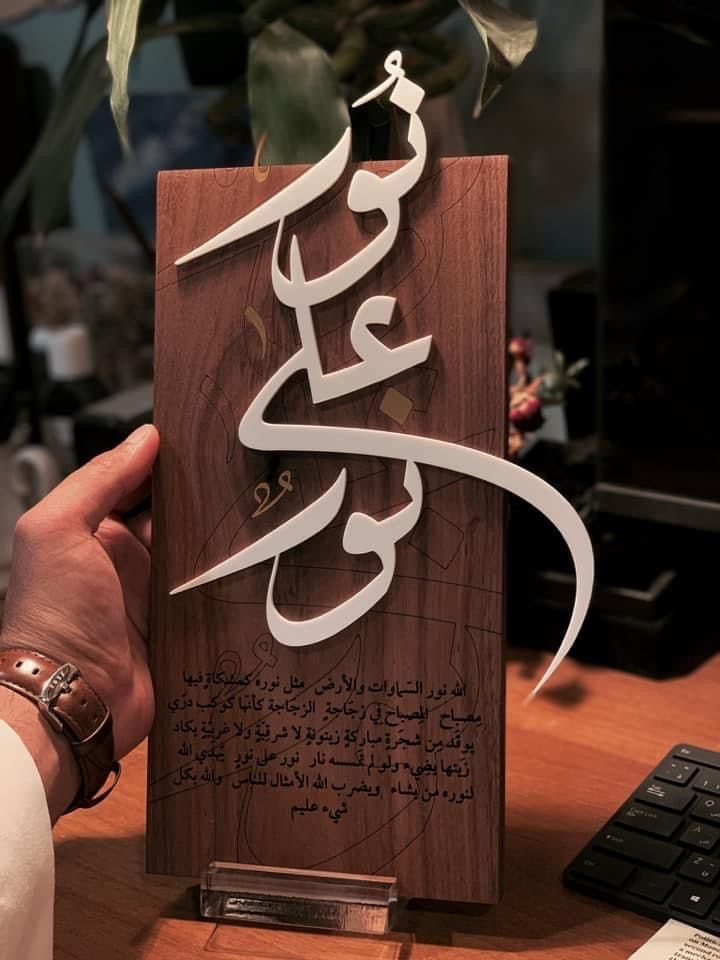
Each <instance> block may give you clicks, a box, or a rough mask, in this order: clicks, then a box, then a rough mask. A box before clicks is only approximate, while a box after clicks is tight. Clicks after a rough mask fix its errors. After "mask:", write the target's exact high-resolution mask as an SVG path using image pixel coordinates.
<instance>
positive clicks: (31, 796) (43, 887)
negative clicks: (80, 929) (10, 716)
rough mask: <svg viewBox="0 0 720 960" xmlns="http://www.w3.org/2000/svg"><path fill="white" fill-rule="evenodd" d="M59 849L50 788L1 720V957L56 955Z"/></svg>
mask: <svg viewBox="0 0 720 960" xmlns="http://www.w3.org/2000/svg"><path fill="white" fill-rule="evenodd" d="M54 896H55V855H54V851H53V842H52V824H51V823H50V814H49V813H48V807H47V800H46V798H45V789H44V787H43V784H42V780H41V779H40V774H39V773H38V771H37V767H36V766H35V762H34V760H33V759H32V757H31V756H30V754H29V753H28V751H27V749H26V748H25V745H24V744H23V742H22V740H21V739H20V737H19V736H18V735H17V734H16V733H15V731H14V730H13V729H12V728H11V727H9V726H8V725H7V724H6V723H5V722H4V721H3V720H0V960H18V958H20V957H22V958H23V960H52V949H53V899H54Z"/></svg>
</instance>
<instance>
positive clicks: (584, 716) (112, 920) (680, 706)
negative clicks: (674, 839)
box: [56, 654, 720, 960]
mask: <svg viewBox="0 0 720 960" xmlns="http://www.w3.org/2000/svg"><path fill="white" fill-rule="evenodd" d="M546 662H547V657H545V656H542V657H540V656H536V655H534V654H529V655H528V656H527V657H526V658H524V659H520V660H514V661H511V662H510V663H509V664H508V684H507V707H508V728H507V807H506V809H507V814H506V851H505V854H506V855H505V891H506V892H505V896H504V898H503V901H502V903H501V904H500V905H499V906H497V907H487V908H482V909H481V912H479V914H476V915H468V914H466V913H457V912H455V913H438V912H430V911H425V910H421V909H411V910H407V911H405V913H404V915H403V917H402V924H403V931H404V932H401V933H398V934H394V935H393V936H391V937H388V938H382V939H380V938H378V939H369V938H364V937H356V936H351V935H347V936H344V937H338V936H333V935H329V934H328V935H326V934H309V933H294V932H288V931H280V930H272V929H271V928H259V927H256V928H255V927H240V926H233V925H223V926H216V925H215V924H212V923H208V922H202V921H199V920H196V919H194V917H195V916H196V914H195V906H194V903H193V899H192V897H191V895H190V893H189V891H188V886H189V884H190V883H191V882H192V881H191V880H188V881H185V882H183V881H181V880H174V879H173V880H171V879H167V878H158V877H150V876H147V875H145V873H144V872H143V860H144V850H143V843H144V839H143V835H144V827H145V748H144V747H142V748H139V749H138V750H136V751H135V752H134V753H133V754H132V755H131V756H130V757H129V758H128V759H127V761H126V763H125V765H124V772H123V777H122V780H121V782H120V784H119V786H118V788H117V790H115V792H114V794H113V795H112V797H110V799H109V800H107V801H105V802H104V803H103V804H101V805H100V806H99V807H98V808H96V809H95V810H93V811H84V812H77V813H74V814H72V815H71V816H69V817H67V818H65V819H64V820H63V821H61V823H60V824H59V826H58V827H57V829H56V841H57V902H56V960H71V958H72V960H87V958H89V957H102V958H103V960H191V958H199V957H203V958H204V957H207V958H208V960H212V958H215V957H217V958H218V960H220V958H222V957H231V956H232V957H236V958H248V960H249V958H253V960H272V958H283V960H306V958H307V960H310V958H312V960H336V958H338V957H340V956H343V957H344V960H356V958H357V960H360V958H363V960H431V958H432V960H441V958H442V960H470V958H471V957H472V958H475V957H477V952H478V951H479V950H482V951H484V952H483V957H484V958H487V960H492V958H500V957H503V958H507V957H508V956H513V955H520V954H522V956H523V957H524V958H526V960H532V958H539V957H543V958H550V957H552V958H553V960H575V958H577V960H589V958H597V960H621V958H623V960H624V958H626V957H628V956H629V955H630V954H631V953H632V952H633V950H635V949H637V947H639V946H640V944H641V943H643V942H644V941H645V940H646V939H647V938H648V937H649V936H650V935H651V934H652V933H653V931H654V930H656V929H657V927H658V924H656V923H654V922H652V921H650V920H646V919H644V918H642V917H637V916H635V915H634V914H631V913H626V912H624V911H621V910H617V909H615V908H613V907H610V906H607V905H605V904H602V903H600V902H597V901H594V900H591V899H589V898H586V897H582V896H580V895H579V894H574V893H571V892H569V891H567V890H565V889H564V888H563V887H562V885H561V882H560V875H561V872H562V869H563V867H564V866H565V865H566V864H567V863H568V861H569V860H570V859H571V858H572V856H573V855H574V854H575V853H577V851H578V850H579V849H580V847H581V846H582V844H583V843H584V841H585V840H586V839H587V838H588V837H589V836H590V835H591V834H592V833H593V832H594V831H595V830H597V829H598V828H599V827H600V825H601V824H602V822H603V820H604V819H605V818H606V817H607V816H608V815H609V814H610V813H612V811H613V809H614V808H615V807H617V806H618V805H619V804H620V803H621V802H622V800H623V799H624V798H625V796H626V795H627V794H628V793H629V792H630V791H631V790H632V788H633V787H634V786H635V785H636V784H637V783H639V781H640V780H641V779H642V777H643V776H644V775H645V774H646V773H647V771H648V769H649V768H650V767H651V766H653V765H654V764H655V763H656V762H657V761H658V760H659V759H660V758H661V757H662V755H663V753H665V752H666V751H667V750H668V748H669V747H671V746H672V745H673V744H674V743H677V742H679V741H688V742H690V743H697V744H698V745H699V746H707V747H711V748H715V749H720V723H719V722H718V721H719V719H720V717H719V715H718V706H717V704H718V694H719V691H720V654H718V655H717V656H715V657H714V658H713V659H712V660H710V661H708V662H707V663H705V664H704V665H703V666H702V667H700V668H699V669H698V670H696V671H695V672H694V673H692V674H690V675H688V676H686V677H682V678H680V679H677V680H669V681H662V682H657V681H650V680H645V679H642V678H640V677H634V676H630V675H629V674H623V673H617V672H615V671H612V670H604V669H599V668H592V667H585V666H580V665H578V664H576V663H574V662H572V661H570V662H566V663H565V664H564V666H563V667H562V669H561V670H560V673H559V676H557V677H556V678H555V679H554V681H553V682H552V683H551V684H550V686H549V687H548V689H547V691H546V692H545V693H543V694H542V695H541V696H539V697H538V698H537V699H536V700H535V701H534V702H533V703H532V704H530V705H529V706H526V707H524V706H522V700H523V698H524V696H525V695H526V693H527V692H528V691H529V690H530V688H531V686H532V683H533V679H534V678H535V677H537V676H538V675H539V672H540V670H541V668H542V665H543V664H544V663H546ZM469 842H470V843H472V838H469Z"/></svg>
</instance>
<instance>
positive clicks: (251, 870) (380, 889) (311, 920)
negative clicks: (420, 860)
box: [200, 861, 397, 934]
mask: <svg viewBox="0 0 720 960" xmlns="http://www.w3.org/2000/svg"><path fill="white" fill-rule="evenodd" d="M396 905H397V882H396V880H395V878H394V877H376V876H355V875H353V874H345V873H322V872H318V871H314V870H288V869H284V868H280V867H262V866H257V865H245V864H237V863H226V862H223V861H214V862H213V863H211V864H210V865H209V866H208V868H207V870H206V871H205V872H204V874H203V875H202V877H201V880H200V913H201V914H202V916H203V917H205V918H207V919H211V920H218V921H224V920H235V921H244V922H246V923H252V924H273V925H280V926H289V927H300V928H316V929H322V930H335V931H342V932H346V933H364V934H384V933H387V932H389V930H391V929H392V922H393V914H394V910H395V907H396Z"/></svg>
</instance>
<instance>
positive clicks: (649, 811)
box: [617, 803, 683, 839]
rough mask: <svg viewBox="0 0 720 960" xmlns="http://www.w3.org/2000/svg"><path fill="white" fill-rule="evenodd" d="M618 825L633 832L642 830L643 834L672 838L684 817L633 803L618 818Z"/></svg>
mask: <svg viewBox="0 0 720 960" xmlns="http://www.w3.org/2000/svg"><path fill="white" fill-rule="evenodd" d="M617 820H618V823H621V824H622V825H623V826H624V827H631V828H632V829H633V830H642V831H643V833H652V834H653V835H654V836H656V837H665V838H666V839H668V838H669V837H671V836H672V835H673V834H674V833H675V831H676V830H677V828H678V827H679V826H680V824H681V823H682V822H683V821H682V817H678V816H676V814H674V813H663V811H662V810H655V809H653V808H652V807H645V806H643V805H642V804H641V803H631V804H629V805H628V806H627V807H625V809H624V810H623V811H621V813H620V815H619V816H618V818H617Z"/></svg>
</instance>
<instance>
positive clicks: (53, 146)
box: [0, 40, 109, 236]
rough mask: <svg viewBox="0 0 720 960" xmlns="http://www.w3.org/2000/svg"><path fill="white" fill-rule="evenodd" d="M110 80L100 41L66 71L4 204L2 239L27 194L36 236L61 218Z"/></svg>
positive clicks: (0, 226) (0, 224) (0, 206)
mask: <svg viewBox="0 0 720 960" xmlns="http://www.w3.org/2000/svg"><path fill="white" fill-rule="evenodd" d="M108 80H109V78H108V74H107V67H106V65H105V41H104V40H100V41H98V43H96V44H95V46H93V47H91V48H90V49H89V50H88V51H87V53H85V54H84V55H83V56H82V57H80V58H79V59H78V60H76V61H75V62H74V63H72V64H71V65H70V66H69V67H68V69H67V71H66V73H65V76H64V77H63V80H62V83H61V84H60V87H59V89H58V92H57V94H56V96H55V100H54V102H53V106H52V108H51V110H50V113H49V115H48V118H47V121H46V123H45V127H44V128H43V131H42V133H41V134H40V138H39V140H38V142H37V143H36V144H35V148H34V149H33V151H32V153H31V154H30V156H29V158H28V159H27V160H26V162H25V164H24V165H23V167H22V169H21V170H20V172H19V173H18V175H17V176H16V177H15V179H14V180H13V182H12V183H11V184H10V186H9V187H8V189H7V191H6V192H5V194H4V196H3V198H2V203H1V204H0V236H4V235H5V234H6V233H7V232H8V230H9V229H10V227H11V226H12V223H13V220H14V219H15V215H16V214H17V211H18V209H19V208H20V205H21V204H22V202H23V200H24V199H25V197H26V195H27V194H28V192H30V220H31V226H32V229H33V230H35V231H42V230H46V229H47V228H48V227H50V226H51V225H52V223H53V220H54V218H57V216H58V215H59V214H60V213H61V212H62V210H63V207H64V204H65V202H66V200H67V195H68V188H69V185H70V179H71V177H72V169H73V162H74V160H75V151H76V149H77V145H78V143H79V142H80V138H81V136H82V133H83V130H84V128H85V124H86V123H87V121H88V119H89V118H90V115H91V114H92V112H93V111H94V110H95V108H96V107H97V105H98V104H99V103H100V101H101V100H102V98H103V97H104V96H105V94H106V93H107V89H108Z"/></svg>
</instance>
